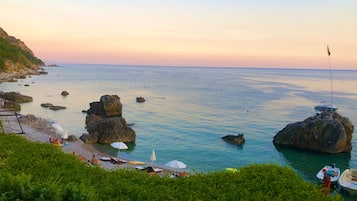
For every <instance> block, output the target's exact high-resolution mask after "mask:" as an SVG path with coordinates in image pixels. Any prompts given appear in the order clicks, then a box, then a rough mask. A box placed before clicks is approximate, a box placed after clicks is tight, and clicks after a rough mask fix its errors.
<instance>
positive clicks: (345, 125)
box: [273, 112, 354, 153]
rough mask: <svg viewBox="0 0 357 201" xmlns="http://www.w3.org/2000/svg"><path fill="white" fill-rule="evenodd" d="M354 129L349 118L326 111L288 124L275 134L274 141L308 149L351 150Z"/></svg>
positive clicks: (327, 150) (278, 144)
mask: <svg viewBox="0 0 357 201" xmlns="http://www.w3.org/2000/svg"><path fill="white" fill-rule="evenodd" d="M353 131H354V126H353V125H352V123H351V121H350V120H349V119H348V118H346V117H343V116H341V115H340V114H338V113H336V112H326V113H321V114H316V115H315V116H312V117H309V118H307V119H305V120H304V121H301V122H295V123H291V124H288V125H287V126H286V127H285V128H283V129H282V130H280V131H279V132H278V133H277V134H276V135H275V136H274V139H273V143H274V145H275V146H279V147H293V148H297V149H301V150H308V151H317V152H326V153H342V152H351V150H352V143H351V140H352V134H353Z"/></svg>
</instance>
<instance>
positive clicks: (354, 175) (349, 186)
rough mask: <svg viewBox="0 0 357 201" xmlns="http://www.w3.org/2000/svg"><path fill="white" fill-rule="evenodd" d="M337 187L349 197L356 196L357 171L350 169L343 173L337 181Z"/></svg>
mask: <svg viewBox="0 0 357 201" xmlns="http://www.w3.org/2000/svg"><path fill="white" fill-rule="evenodd" d="M338 185H340V187H341V188H342V189H344V190H345V191H347V192H348V193H349V194H350V195H357V169H354V168H350V169H346V170H345V171H343V173H342V174H341V177H340V178H339V179H338Z"/></svg>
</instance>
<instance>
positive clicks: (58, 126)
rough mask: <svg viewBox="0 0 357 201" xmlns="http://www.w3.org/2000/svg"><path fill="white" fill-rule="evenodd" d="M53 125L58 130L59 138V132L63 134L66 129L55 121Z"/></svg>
mask: <svg viewBox="0 0 357 201" xmlns="http://www.w3.org/2000/svg"><path fill="white" fill-rule="evenodd" d="M52 127H53V128H54V129H55V132H56V138H57V133H59V134H62V133H63V132H64V129H63V128H62V126H61V125H59V124H58V123H53V124H52Z"/></svg>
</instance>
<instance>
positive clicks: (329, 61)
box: [327, 45, 333, 111]
mask: <svg viewBox="0 0 357 201" xmlns="http://www.w3.org/2000/svg"><path fill="white" fill-rule="evenodd" d="M327 55H328V64H329V66H330V82H331V108H330V110H331V111H332V107H333V88H332V68H331V59H330V55H331V52H330V49H329V47H328V45H327Z"/></svg>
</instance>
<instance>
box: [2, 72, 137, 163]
mask: <svg viewBox="0 0 357 201" xmlns="http://www.w3.org/2000/svg"><path fill="white" fill-rule="evenodd" d="M39 68H40V67H38V68H35V69H30V68H26V69H24V70H21V71H19V72H1V73H0V85H1V83H3V82H7V81H9V80H11V79H14V78H15V79H16V78H18V79H26V78H27V76H31V75H38V74H39V73H38V69H39ZM21 76H24V77H26V78H19V77H21ZM1 109H2V108H1ZM0 111H1V110H0ZM0 120H1V121H4V119H0ZM15 121H16V120H15ZM19 121H20V122H21V127H22V130H23V132H24V134H19V135H24V137H26V138H27V139H28V140H30V141H33V142H41V143H49V138H56V137H58V135H60V134H58V133H56V131H55V130H54V128H53V127H52V125H51V120H50V119H42V118H40V117H36V116H35V115H33V114H26V115H20V116H19ZM10 124H17V122H16V123H14V122H10ZM12 126H13V127H14V128H15V127H18V125H12ZM61 148H62V150H63V152H64V153H68V154H71V153H73V152H74V153H75V154H76V155H79V156H83V157H84V158H86V159H91V157H92V156H93V154H94V155H96V158H97V159H98V164H99V165H100V166H101V167H103V168H105V169H113V168H116V167H118V165H115V164H112V163H110V162H104V161H101V160H100V157H111V156H109V155H108V154H105V153H103V152H100V151H99V150H97V149H96V148H95V147H94V146H93V145H91V144H86V143H84V142H82V141H81V140H80V139H78V140H77V141H70V142H69V141H67V143H66V144H65V145H63V146H62V147H61ZM120 166H121V167H125V166H129V165H124V164H123V165H120ZM134 168H135V167H134Z"/></svg>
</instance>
